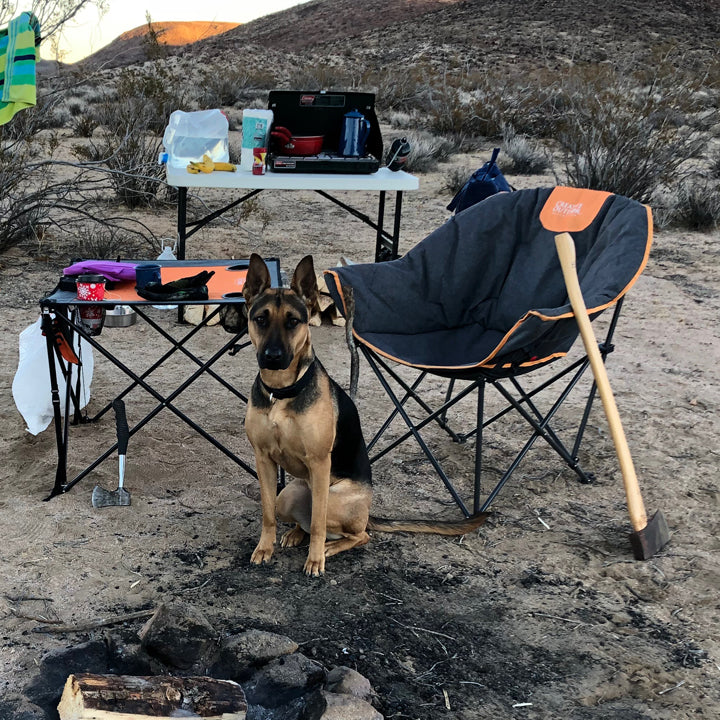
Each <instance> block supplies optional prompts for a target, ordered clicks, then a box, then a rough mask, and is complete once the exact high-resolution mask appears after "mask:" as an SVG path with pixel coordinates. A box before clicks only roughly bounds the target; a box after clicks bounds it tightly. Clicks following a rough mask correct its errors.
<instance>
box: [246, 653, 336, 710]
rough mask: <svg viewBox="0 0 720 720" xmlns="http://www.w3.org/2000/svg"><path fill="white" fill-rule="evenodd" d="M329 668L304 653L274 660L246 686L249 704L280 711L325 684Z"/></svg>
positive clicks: (259, 671)
mask: <svg viewBox="0 0 720 720" xmlns="http://www.w3.org/2000/svg"><path fill="white" fill-rule="evenodd" d="M326 675H327V673H326V671H325V668H324V667H323V666H322V665H320V664H319V663H317V662H315V661H314V660H310V658H307V657H305V655H302V654H301V653H294V654H292V655H286V656H285V657H281V658H277V659H276V660H272V661H271V662H269V663H268V664H267V665H265V666H263V667H262V668H261V669H260V670H258V671H257V672H256V673H255V675H253V677H252V679H251V680H250V681H248V682H247V683H245V684H243V689H244V690H245V694H246V696H247V701H248V704H249V705H250V704H252V705H262V706H263V707H266V708H276V707H280V706H281V705H286V704H288V703H290V702H291V701H293V700H295V698H298V697H300V696H301V695H303V694H305V693H309V692H312V691H313V690H314V689H315V688H318V687H319V686H320V685H322V684H323V683H324V682H325V678H326Z"/></svg>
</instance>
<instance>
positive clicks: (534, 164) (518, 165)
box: [502, 127, 550, 175]
mask: <svg viewBox="0 0 720 720" xmlns="http://www.w3.org/2000/svg"><path fill="white" fill-rule="evenodd" d="M503 136H504V141H503V152H504V154H505V155H506V156H507V157H508V159H509V162H504V163H503V167H502V169H503V171H504V172H507V173H514V174H516V175H542V174H543V173H544V172H545V171H546V170H547V169H548V168H549V167H550V160H549V158H548V156H547V154H546V152H545V151H544V150H543V149H542V148H541V147H540V145H538V143H537V142H534V141H533V140H530V138H528V137H527V136H526V135H518V134H517V133H516V132H515V130H513V129H512V128H511V127H506V128H505V130H504V132H503Z"/></svg>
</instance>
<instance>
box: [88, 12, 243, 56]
mask: <svg viewBox="0 0 720 720" xmlns="http://www.w3.org/2000/svg"><path fill="white" fill-rule="evenodd" d="M237 27H238V25H237V23H228V22H209V21H204V20H198V21H195V22H153V23H152V29H153V32H154V33H155V39H156V40H157V43H158V44H159V45H162V46H163V50H164V51H165V52H168V53H173V52H175V51H177V50H178V49H179V48H182V47H185V46H187V45H191V44H193V43H197V42H201V41H203V40H207V39H209V38H212V37H214V36H216V35H219V34H220V33H225V32H227V31H229V30H232V29H233V28H237ZM152 44H153V40H152V38H151V37H150V34H149V30H148V26H147V25H141V26H140V27H136V28H134V29H133V30H128V31H127V32H124V33H123V34H122V35H120V36H119V37H117V38H115V40H113V41H112V42H111V43H109V44H108V45H106V46H105V47H103V48H101V49H100V50H98V51H97V52H96V53H93V54H92V55H90V56H89V57H88V58H85V59H84V60H81V61H80V62H78V63H76V65H77V66H78V67H82V66H85V67H92V68H97V67H103V68H114V67H124V66H126V65H134V64H135V63H142V62H145V60H147V59H148V55H149V54H152V51H151V50H150V52H149V45H150V46H152Z"/></svg>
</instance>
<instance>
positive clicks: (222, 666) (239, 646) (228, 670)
mask: <svg viewBox="0 0 720 720" xmlns="http://www.w3.org/2000/svg"><path fill="white" fill-rule="evenodd" d="M297 649H298V644H297V643H296V642H295V641H294V640H291V639H290V638H288V637H285V636H284V635H276V634H275V633H271V632H265V631H263V630H247V631H246V632H243V633H239V634H238V635H233V636H231V637H229V638H228V639H227V640H226V641H225V642H224V643H223V644H222V647H221V648H220V652H219V653H218V658H217V660H216V661H215V662H214V663H213V665H212V668H211V671H210V672H211V674H212V675H214V676H215V677H224V678H227V679H229V680H236V681H238V682H240V681H242V680H244V679H248V678H249V677H250V676H251V675H252V673H253V672H254V671H255V670H256V669H257V668H258V667H259V666H261V665H265V664H267V663H268V662H270V661H271V660H275V659H277V658H279V657H283V656H284V655H290V654H292V653H294V652H296V651H297Z"/></svg>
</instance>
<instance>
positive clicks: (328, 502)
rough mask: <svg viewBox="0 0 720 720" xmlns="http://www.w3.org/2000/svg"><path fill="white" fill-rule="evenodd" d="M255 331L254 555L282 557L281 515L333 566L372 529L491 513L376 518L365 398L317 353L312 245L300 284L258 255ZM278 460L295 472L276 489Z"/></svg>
mask: <svg viewBox="0 0 720 720" xmlns="http://www.w3.org/2000/svg"><path fill="white" fill-rule="evenodd" d="M243 295H244V297H245V301H246V304H247V313H248V333H249V335H250V340H251V341H252V343H253V345H254V347H255V350H256V353H257V361H258V365H259V366H260V371H259V373H258V375H257V377H256V378H255V382H254V384H253V387H252V391H251V394H250V400H249V402H248V409H247V415H246V417H245V430H246V432H247V436H248V439H249V440H250V443H251V445H252V446H253V449H254V451H255V460H256V464H257V473H258V479H259V481H260V500H261V504H262V532H261V533H260V541H259V542H258V544H257V547H256V548H255V551H254V552H253V554H252V556H251V558H250V562H251V563H254V564H256V565H260V564H262V563H265V562H268V561H269V560H270V558H271V557H272V554H273V550H274V545H275V540H276V517H277V518H279V519H280V520H281V521H282V522H287V523H294V525H295V526H294V527H293V528H292V529H291V530H288V531H287V532H286V533H285V534H284V535H283V536H282V539H281V543H280V544H281V545H282V547H295V546H297V545H299V544H300V543H302V542H303V541H304V540H305V538H306V536H307V535H308V534H309V535H310V547H309V550H308V556H307V560H306V562H305V567H304V571H305V573H306V574H307V575H312V576H318V575H320V574H321V573H323V572H325V558H327V557H330V556H331V555H335V554H337V553H339V552H342V551H343V550H349V549H350V548H353V547H356V546H359V545H365V543H367V542H368V541H369V539H370V536H369V535H368V532H367V531H368V530H379V531H384V532H394V531H403V530H404V531H409V532H429V533H439V534H444V535H462V534H465V533H467V532H470V531H471V530H473V529H475V528H477V527H479V526H480V525H481V524H482V523H483V522H484V520H485V518H486V517H487V514H486V513H483V514H478V515H475V516H473V517H471V518H467V519H466V520H461V521H458V522H424V521H408V522H405V521H395V520H381V519H377V518H370V503H371V500H372V481H371V474H370V460H369V458H368V453H367V449H366V447H365V441H364V439H363V435H362V431H361V428H360V418H359V416H358V412H357V409H356V407H355V404H354V403H353V401H352V400H351V399H350V397H349V396H348V395H347V394H346V393H345V392H344V391H343V390H342V388H341V387H340V386H339V385H338V384H337V383H336V382H335V381H334V380H332V378H330V376H329V375H328V374H327V372H326V371H325V368H323V366H322V365H321V364H320V361H319V360H318V359H317V358H316V357H315V353H314V351H313V346H312V342H311V339H310V328H309V325H308V320H309V318H310V316H311V314H312V313H313V311H314V310H315V309H316V308H317V305H318V288H317V281H316V278H315V270H314V268H313V261H312V257H311V256H310V255H308V256H306V257H305V258H303V259H302V260H301V261H300V263H299V264H298V266H297V268H296V269H295V273H294V275H293V278H292V282H291V284H290V288H289V289H287V288H272V287H271V283H270V274H269V272H268V269H267V267H266V265H265V263H264V262H263V260H262V258H261V257H260V256H259V255H257V254H254V253H253V255H252V256H251V258H250V265H249V267H248V273H247V278H246V281H245V286H244V289H243ZM278 466H280V467H282V468H284V469H285V470H286V471H287V472H288V473H289V474H290V475H292V476H293V478H295V479H293V480H291V481H290V482H289V483H288V484H287V486H286V487H285V488H284V489H283V490H282V491H281V492H280V494H279V495H276V488H277V470H278Z"/></svg>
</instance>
